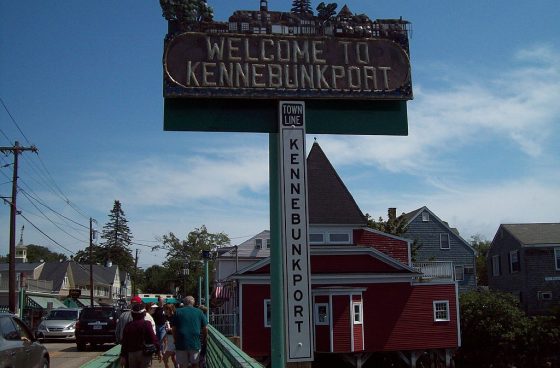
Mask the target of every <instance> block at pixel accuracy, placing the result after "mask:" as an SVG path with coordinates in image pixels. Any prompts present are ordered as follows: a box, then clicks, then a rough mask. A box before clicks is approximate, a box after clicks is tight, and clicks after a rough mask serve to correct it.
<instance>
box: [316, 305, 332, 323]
mask: <svg viewBox="0 0 560 368" xmlns="http://www.w3.org/2000/svg"><path fill="white" fill-rule="evenodd" d="M321 307H324V308H325V309H326V315H325V320H324V321H321V320H320V319H319V316H320V313H319V308H321ZM329 322H330V315H329V303H315V324H316V325H317V326H326V325H328V324H329Z"/></svg>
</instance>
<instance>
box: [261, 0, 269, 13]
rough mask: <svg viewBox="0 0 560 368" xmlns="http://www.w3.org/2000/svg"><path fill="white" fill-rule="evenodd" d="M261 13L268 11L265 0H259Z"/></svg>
mask: <svg viewBox="0 0 560 368" xmlns="http://www.w3.org/2000/svg"><path fill="white" fill-rule="evenodd" d="M261 11H262V12H266V11H268V1H267V0H261Z"/></svg>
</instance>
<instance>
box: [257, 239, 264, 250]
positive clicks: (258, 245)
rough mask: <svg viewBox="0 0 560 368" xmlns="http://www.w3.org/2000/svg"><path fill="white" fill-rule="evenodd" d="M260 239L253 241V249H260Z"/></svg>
mask: <svg viewBox="0 0 560 368" xmlns="http://www.w3.org/2000/svg"><path fill="white" fill-rule="evenodd" d="M262 241H263V240H262V239H255V248H257V249H262Z"/></svg>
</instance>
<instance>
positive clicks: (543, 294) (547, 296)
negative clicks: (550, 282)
mask: <svg viewBox="0 0 560 368" xmlns="http://www.w3.org/2000/svg"><path fill="white" fill-rule="evenodd" d="M537 297H538V299H539V300H544V301H549V300H552V291H539V292H538V293H537Z"/></svg>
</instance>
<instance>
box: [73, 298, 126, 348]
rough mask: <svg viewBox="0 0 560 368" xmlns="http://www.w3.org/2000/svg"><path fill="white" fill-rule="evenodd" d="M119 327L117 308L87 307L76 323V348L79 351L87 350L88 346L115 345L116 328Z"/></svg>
mask: <svg viewBox="0 0 560 368" xmlns="http://www.w3.org/2000/svg"><path fill="white" fill-rule="evenodd" d="M116 325H117V311H116V310H115V307H110V306H97V307H85V308H84V309H82V312H81V313H80V318H79V319H78V322H76V347H77V348H78V350H79V351H82V350H84V349H85V348H86V344H88V343H89V344H91V345H92V346H96V345H98V344H106V343H109V344H114V343H115V342H116V338H115V327H116Z"/></svg>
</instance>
